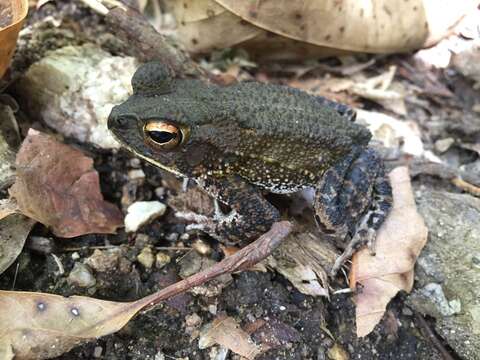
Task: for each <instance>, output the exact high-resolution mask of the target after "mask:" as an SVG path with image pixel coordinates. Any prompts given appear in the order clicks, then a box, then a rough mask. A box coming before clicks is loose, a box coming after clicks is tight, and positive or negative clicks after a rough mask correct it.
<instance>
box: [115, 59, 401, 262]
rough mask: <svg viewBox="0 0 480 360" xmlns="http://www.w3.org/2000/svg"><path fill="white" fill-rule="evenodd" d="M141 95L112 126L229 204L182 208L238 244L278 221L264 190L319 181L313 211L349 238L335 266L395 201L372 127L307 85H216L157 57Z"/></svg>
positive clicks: (140, 81) (129, 144)
mask: <svg viewBox="0 0 480 360" xmlns="http://www.w3.org/2000/svg"><path fill="white" fill-rule="evenodd" d="M132 85H133V89H134V94H133V95H132V96H131V97H130V98H129V99H128V100H127V101H125V102H124V103H122V104H120V105H118V106H116V107H114V108H113V110H112V112H111V114H110V117H109V120H108V127H109V129H110V130H111V131H112V132H113V134H114V135H115V137H116V138H117V139H118V140H119V141H120V142H121V143H122V144H123V145H124V146H125V147H126V148H128V149H129V150H130V151H132V152H133V153H135V154H136V155H137V156H139V157H141V158H143V159H145V160H147V161H149V162H151V163H153V164H155V165H157V166H159V167H160V168H162V169H165V170H167V171H170V172H172V173H174V174H177V175H179V176H182V177H185V178H189V179H193V180H195V181H196V182H197V184H198V185H199V186H201V187H202V188H204V189H205V190H206V191H207V192H208V193H209V194H210V195H212V196H213V197H214V198H215V199H216V200H218V201H220V202H222V203H224V204H226V205H229V206H230V207H231V209H232V211H231V213H230V214H228V215H224V214H222V213H221V211H220V210H218V207H217V211H216V214H215V216H214V217H213V218H207V217H205V216H201V215H197V214H191V213H186V214H185V213H182V214H179V215H180V216H181V217H183V218H185V219H187V220H189V221H193V222H194V224H191V225H189V228H190V229H201V230H203V231H205V232H207V233H208V234H210V235H211V236H213V237H215V238H217V239H218V240H220V241H222V242H224V243H227V244H232V243H239V242H243V241H245V240H251V239H252V238H255V237H258V236H259V235H261V234H262V233H264V232H266V231H268V230H269V229H270V227H271V225H272V224H273V222H275V221H278V220H279V213H278V211H277V209H276V208H275V207H274V206H273V205H271V204H270V203H269V202H268V201H266V200H265V199H264V197H263V196H262V189H264V190H268V191H270V192H274V193H291V192H295V191H298V190H301V189H304V188H307V187H313V188H315V192H316V195H315V201H314V208H315V213H316V215H315V219H316V221H317V224H318V226H319V228H320V229H321V230H322V231H323V232H324V233H328V234H331V235H333V236H335V237H336V238H340V239H343V240H347V241H349V244H348V245H347V247H346V249H345V252H344V254H343V255H342V256H341V257H340V258H339V259H338V260H337V263H336V264H335V266H334V269H333V272H336V271H337V270H338V268H339V267H340V266H341V264H342V263H343V262H344V261H345V260H347V259H348V257H350V256H351V254H352V253H353V252H354V251H355V250H356V249H357V248H358V247H359V246H361V245H364V244H366V243H369V244H370V245H372V243H373V241H374V239H375V231H376V230H378V228H379V227H380V225H381V224H382V222H383V221H384V219H385V217H386V215H387V213H388V211H389V209H390V207H391V202H392V197H391V188H390V185H389V183H388V181H387V179H386V177H385V174H384V168H383V164H382V162H381V159H380V158H379V156H378V155H377V154H376V152H375V151H374V150H372V149H371V148H368V142H369V140H370V137H371V134H370V132H369V131H368V130H367V129H366V128H364V127H362V126H360V125H358V124H355V123H354V122H353V121H352V120H353V118H354V115H355V114H354V112H353V111H352V110H351V109H349V108H348V107H346V106H344V105H341V104H336V103H333V102H331V101H329V100H327V99H324V98H319V97H315V96H311V95H308V94H306V93H304V92H302V91H299V90H296V89H293V88H289V87H283V86H277V85H268V84H261V83H257V82H245V83H239V84H235V85H232V86H229V87H218V86H215V85H211V84H205V83H202V82H200V81H198V80H188V79H186V80H180V79H174V78H173V76H172V74H171V73H170V72H169V71H168V69H167V68H166V67H165V66H163V65H162V64H160V63H155V62H154V63H148V64H146V65H143V66H142V67H140V68H139V69H138V70H137V72H136V73H135V75H134V77H133V79H132Z"/></svg>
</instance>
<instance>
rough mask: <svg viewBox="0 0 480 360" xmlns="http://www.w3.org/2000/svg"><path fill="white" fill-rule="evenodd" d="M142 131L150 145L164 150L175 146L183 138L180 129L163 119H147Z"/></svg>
mask: <svg viewBox="0 0 480 360" xmlns="http://www.w3.org/2000/svg"><path fill="white" fill-rule="evenodd" d="M143 132H144V134H145V138H146V140H147V142H148V143H149V144H150V145H152V146H154V147H156V148H160V149H165V150H170V149H173V148H175V147H176V146H178V145H179V144H181V143H182V141H183V140H184V134H183V131H182V129H180V128H178V127H177V126H175V125H173V124H171V123H169V122H165V121H149V122H148V123H147V124H145V126H144V127H143Z"/></svg>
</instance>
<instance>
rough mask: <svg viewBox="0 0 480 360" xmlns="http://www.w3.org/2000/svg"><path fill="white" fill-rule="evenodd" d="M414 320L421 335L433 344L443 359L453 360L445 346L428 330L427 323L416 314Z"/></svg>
mask: <svg viewBox="0 0 480 360" xmlns="http://www.w3.org/2000/svg"><path fill="white" fill-rule="evenodd" d="M415 320H416V322H417V325H419V327H420V330H423V331H422V333H423V335H424V336H425V337H426V338H427V339H428V340H429V341H430V342H431V343H432V344H433V346H434V347H435V348H436V349H437V350H438V352H439V353H440V354H441V355H442V357H443V359H445V360H454V358H453V356H452V355H451V354H450V353H449V352H448V350H447V349H446V348H445V346H443V344H442V342H441V341H440V340H439V339H438V338H437V336H436V335H435V333H434V332H433V330H432V329H431V328H430V326H429V325H428V323H427V321H426V320H425V319H424V318H423V316H422V315H421V314H419V313H418V312H415Z"/></svg>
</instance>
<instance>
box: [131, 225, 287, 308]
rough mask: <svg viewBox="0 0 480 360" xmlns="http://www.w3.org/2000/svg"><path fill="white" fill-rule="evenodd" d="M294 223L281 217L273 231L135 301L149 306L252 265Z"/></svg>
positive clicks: (273, 248)
mask: <svg viewBox="0 0 480 360" xmlns="http://www.w3.org/2000/svg"><path fill="white" fill-rule="evenodd" d="M292 228H293V225H292V224H291V223H290V222H288V221H280V222H277V223H275V224H273V226H272V228H271V229H270V231H268V232H267V233H265V234H263V235H262V236H260V237H259V238H258V239H257V240H255V241H254V242H252V243H251V244H249V245H247V246H245V247H244V248H243V249H240V250H239V251H237V252H236V253H235V254H233V255H231V256H228V257H226V258H225V259H223V260H222V261H220V262H219V263H217V264H215V265H213V266H211V267H210V268H208V269H206V270H203V271H201V272H199V273H197V274H194V275H192V276H190V277H188V278H186V279H184V280H181V281H179V282H177V283H175V284H172V285H170V286H167V287H166V288H164V289H162V290H160V291H158V292H156V293H154V294H152V295H149V296H146V297H144V298H142V299H140V300H138V301H135V302H134V303H132V306H135V307H137V306H139V308H140V309H143V310H144V311H145V310H150V309H151V308H152V307H153V306H155V305H156V304H158V303H160V302H161V301H163V300H165V299H168V298H170V297H172V296H175V295H178V294H180V293H183V292H185V291H187V290H188V289H191V288H193V287H195V286H199V285H202V284H204V283H206V282H207V281H209V280H212V279H214V278H216V277H217V276H220V275H223V274H231V273H233V272H235V271H240V270H247V269H249V268H251V267H252V266H253V265H255V264H257V263H258V262H260V261H262V260H263V259H265V258H266V257H267V256H269V255H270V254H271V253H272V252H273V251H274V250H275V249H276V248H277V247H278V246H279V245H280V243H281V242H282V240H283V239H285V237H286V236H288V234H290V232H291V231H292Z"/></svg>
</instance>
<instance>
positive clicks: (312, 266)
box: [266, 224, 338, 297]
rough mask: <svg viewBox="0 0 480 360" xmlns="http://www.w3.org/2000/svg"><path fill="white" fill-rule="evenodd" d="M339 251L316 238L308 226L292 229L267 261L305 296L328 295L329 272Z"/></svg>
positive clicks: (298, 226)
mask: <svg viewBox="0 0 480 360" xmlns="http://www.w3.org/2000/svg"><path fill="white" fill-rule="evenodd" d="M337 256H338V253H337V252H336V251H335V249H334V247H333V245H332V244H331V243H329V242H327V241H322V240H321V239H319V238H318V237H317V236H316V235H315V234H314V233H313V232H312V231H310V230H309V229H308V228H307V227H302V228H300V225H299V224H296V228H295V230H294V231H293V232H292V233H291V234H290V235H289V236H288V237H287V238H286V239H285V240H284V241H283V243H282V244H281V245H280V246H279V247H278V249H277V250H275V252H274V253H273V254H272V255H271V256H269V257H268V258H267V260H266V263H267V264H268V266H269V267H271V268H273V269H275V270H276V271H278V272H279V273H280V274H282V275H283V276H285V277H286V278H287V279H288V280H289V281H290V282H291V283H292V284H293V286H295V287H296V288H297V290H299V291H300V292H302V293H303V294H306V295H311V296H325V297H328V296H329V294H328V275H327V273H326V271H325V269H330V268H331V267H332V265H333V263H334V262H335V259H336V258H337Z"/></svg>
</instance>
